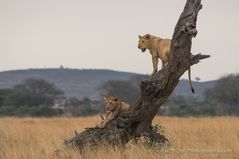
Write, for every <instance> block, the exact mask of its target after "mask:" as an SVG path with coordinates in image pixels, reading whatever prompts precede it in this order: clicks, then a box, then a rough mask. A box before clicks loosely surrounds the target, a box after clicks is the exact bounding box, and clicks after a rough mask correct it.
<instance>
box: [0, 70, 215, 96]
mask: <svg viewBox="0 0 239 159" xmlns="http://www.w3.org/2000/svg"><path fill="white" fill-rule="evenodd" d="M136 75H140V74H136V73H129V72H119V71H112V70H100V69H99V70H95V69H64V68H59V69H28V70H13V71H4V72H0V89H1V88H12V87H13V86H15V85H16V84H19V83H22V82H23V81H24V80H26V79H29V78H36V79H45V80H47V81H49V82H52V83H54V84H55V85H56V86H57V87H59V88H61V89H62V90H63V91H64V92H65V95H66V96H68V97H78V98H83V97H90V98H91V99H96V100H97V99H99V98H100V94H101V92H100V90H99V89H98V88H99V87H100V86H101V84H102V83H103V82H105V81H108V80H129V79H131V78H132V77H134V76H136ZM214 84H215V81H209V82H200V83H199V82H193V85H194V88H195V91H196V94H195V97H198V98H200V99H201V98H202V93H203V92H204V90H205V89H207V88H210V87H212V86H213V85H214ZM174 93H175V94H180V95H186V96H191V95H192V93H191V92H190V88H189V85H188V81H187V80H181V81H180V83H179V84H178V86H177V87H176V89H175V91H174Z"/></svg>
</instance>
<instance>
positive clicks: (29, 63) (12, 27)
mask: <svg viewBox="0 0 239 159" xmlns="http://www.w3.org/2000/svg"><path fill="white" fill-rule="evenodd" d="M185 2H186V0H0V54H1V59H0V71H5V70H12V69H27V68H44V67H47V68H51V67H59V66H60V65H63V66H65V67H69V68H79V69H81V68H99V69H100V68H107V69H114V70H120V71H130V72H137V73H147V74H150V73H151V72H152V64H151V55H150V54H149V53H148V52H146V53H144V54H143V53H141V52H140V50H139V49H138V48H137V41H138V34H145V33H150V34H153V35H156V36H161V37H162V38H171V37H172V34H173V30H174V27H175V24H176V22H177V20H178V17H179V15H180V13H181V12H182V10H183V7H184V5H185ZM202 4H203V9H202V10H201V11H200V12H199V17H198V25H197V29H198V35H197V37H196V38H195V39H194V40H193V48H192V52H193V53H198V52H202V53H204V54H210V55H211V56H212V57H211V58H210V59H208V60H203V61H202V62H201V63H200V64H198V65H195V66H193V67H192V76H193V77H200V78H201V79H202V80H203V81H205V80H212V79H217V78H219V77H221V76H222V75H225V74H229V73H238V72H239V62H238V59H239V53H238V50H239V40H238V38H239V30H238V28H239V1H238V0H230V1H228V0H202ZM184 77H185V78H186V76H184Z"/></svg>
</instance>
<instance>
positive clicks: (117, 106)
mask: <svg viewBox="0 0 239 159" xmlns="http://www.w3.org/2000/svg"><path fill="white" fill-rule="evenodd" d="M104 102H105V111H106V113H105V118H102V121H101V122H100V123H99V124H98V125H97V126H98V127H99V128H104V127H105V125H106V124H107V123H108V122H110V121H111V120H113V119H114V118H115V117H116V116H117V115H118V113H119V112H121V111H124V110H128V109H129V104H127V103H125V102H121V101H120V100H119V99H118V98H117V97H113V96H108V97H104Z"/></svg>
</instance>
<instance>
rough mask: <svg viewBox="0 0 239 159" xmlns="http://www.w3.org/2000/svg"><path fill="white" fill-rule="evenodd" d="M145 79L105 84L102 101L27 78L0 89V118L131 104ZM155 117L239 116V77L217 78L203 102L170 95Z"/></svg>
mask: <svg viewBox="0 0 239 159" xmlns="http://www.w3.org/2000/svg"><path fill="white" fill-rule="evenodd" d="M149 78H150V77H149V76H135V77H133V78H132V79H130V80H110V81H106V82H105V83H103V84H102V85H101V87H100V88H99V89H100V90H101V92H102V98H101V99H102V100H99V101H95V100H91V99H90V98H88V97H85V98H83V99H78V98H77V97H71V98H66V97H64V92H63V91H62V90H61V89H59V88H57V87H56V86H55V85H54V84H52V83H50V82H47V81H45V80H43V79H27V80H25V81H24V82H23V83H21V84H18V85H16V86H15V87H14V88H12V89H0V116H86V115H95V114H99V113H103V112H104V106H103V96H108V95H111V96H117V97H119V98H120V99H121V100H122V101H124V102H127V103H129V104H131V105H132V104H133V103H134V102H135V100H136V97H137V95H138V94H139V85H140V82H141V81H142V80H146V79H149ZM158 114H160V115H167V116H216V115H239V75H238V74H233V75H228V76H225V77H222V78H220V79H219V80H218V81H217V82H216V84H215V86H214V87H212V88H210V89H208V90H206V91H205V92H204V99H203V100H200V101H199V100H197V99H196V98H194V97H193V96H191V97H189V96H182V95H175V94H174V93H173V94H172V95H171V96H170V97H169V99H168V100H167V101H166V102H165V103H164V105H163V106H162V107H161V108H160V110H159V112H158Z"/></svg>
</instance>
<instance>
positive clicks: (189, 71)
mask: <svg viewBox="0 0 239 159" xmlns="http://www.w3.org/2000/svg"><path fill="white" fill-rule="evenodd" d="M188 79H189V85H190V88H191V91H192V93H194V92H195V91H194V88H193V86H192V80H191V67H189V69H188Z"/></svg>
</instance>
